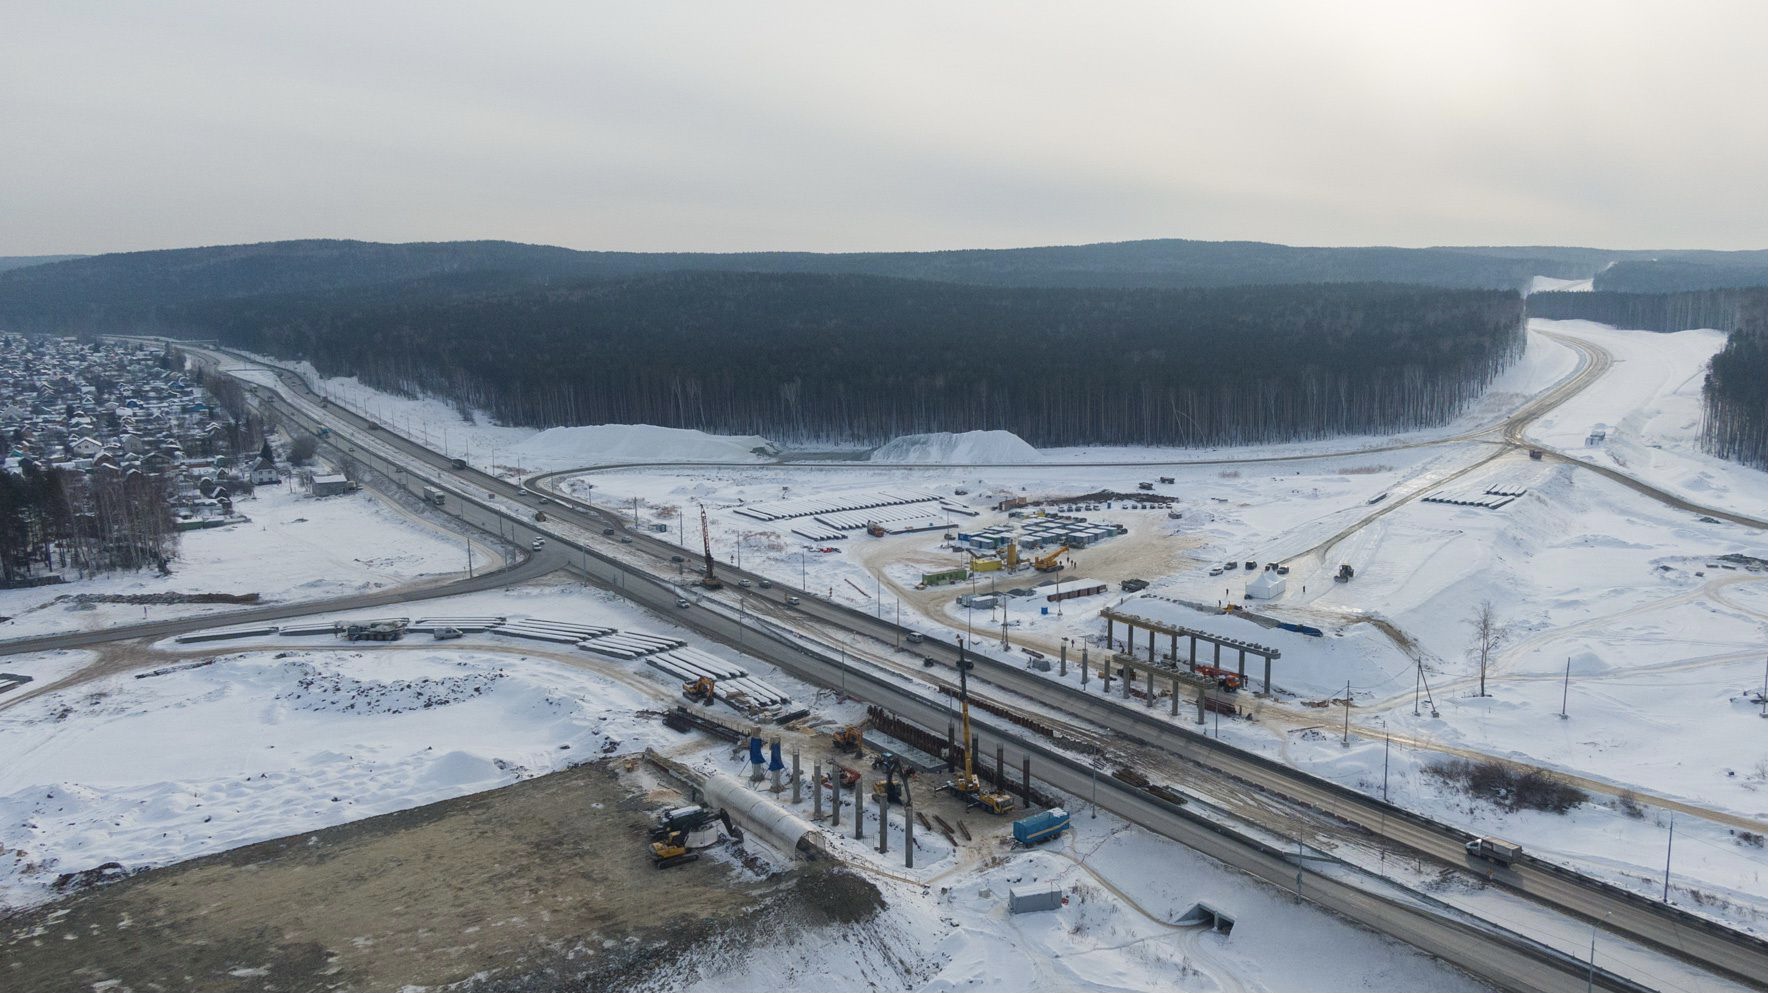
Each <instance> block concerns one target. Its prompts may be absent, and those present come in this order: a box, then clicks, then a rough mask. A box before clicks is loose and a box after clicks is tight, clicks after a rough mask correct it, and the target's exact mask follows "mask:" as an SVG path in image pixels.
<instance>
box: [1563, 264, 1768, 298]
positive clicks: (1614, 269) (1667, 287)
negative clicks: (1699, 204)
mask: <svg viewBox="0 0 1768 993" xmlns="http://www.w3.org/2000/svg"><path fill="white" fill-rule="evenodd" d="M1731 286H1768V262H1763V261H1762V260H1760V259H1756V260H1753V261H1749V262H1725V263H1721V264H1703V263H1700V262H1687V261H1681V260H1677V259H1649V260H1647V259H1626V260H1622V261H1620V262H1616V263H1615V264H1614V265H1612V266H1609V267H1608V268H1606V269H1604V270H1602V271H1601V272H1599V273H1597V274H1596V279H1595V288H1596V289H1597V290H1600V291H1608V292H1613V293H1676V292H1679V291H1685V290H1717V289H1724V288H1726V287H1731Z"/></svg>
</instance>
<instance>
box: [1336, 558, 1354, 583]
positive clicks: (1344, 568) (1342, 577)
mask: <svg viewBox="0 0 1768 993" xmlns="http://www.w3.org/2000/svg"><path fill="white" fill-rule="evenodd" d="M1356 574H1357V570H1355V569H1352V568H1351V567H1350V563H1348V562H1347V563H1345V564H1343V565H1341V566H1339V567H1338V575H1336V576H1333V577H1332V581H1333V582H1335V583H1348V582H1350V581H1351V579H1352V578H1353V577H1355V576H1356Z"/></svg>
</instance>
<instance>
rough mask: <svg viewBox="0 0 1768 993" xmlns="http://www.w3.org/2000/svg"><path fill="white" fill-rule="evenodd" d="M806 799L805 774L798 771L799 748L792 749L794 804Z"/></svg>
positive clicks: (796, 804)
mask: <svg viewBox="0 0 1768 993" xmlns="http://www.w3.org/2000/svg"><path fill="white" fill-rule="evenodd" d="M803 801H804V776H803V775H802V774H800V772H799V771H798V749H796V748H794V749H792V806H794V807H796V806H798V804H800V803H802V802H803Z"/></svg>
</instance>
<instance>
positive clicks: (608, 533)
mask: <svg viewBox="0 0 1768 993" xmlns="http://www.w3.org/2000/svg"><path fill="white" fill-rule="evenodd" d="M602 537H604V538H612V537H614V529H613V528H602Z"/></svg>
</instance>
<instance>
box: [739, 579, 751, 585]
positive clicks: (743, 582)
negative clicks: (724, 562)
mask: <svg viewBox="0 0 1768 993" xmlns="http://www.w3.org/2000/svg"><path fill="white" fill-rule="evenodd" d="M737 585H738V586H753V585H755V584H754V583H751V582H749V581H748V580H747V579H739V580H737Z"/></svg>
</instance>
